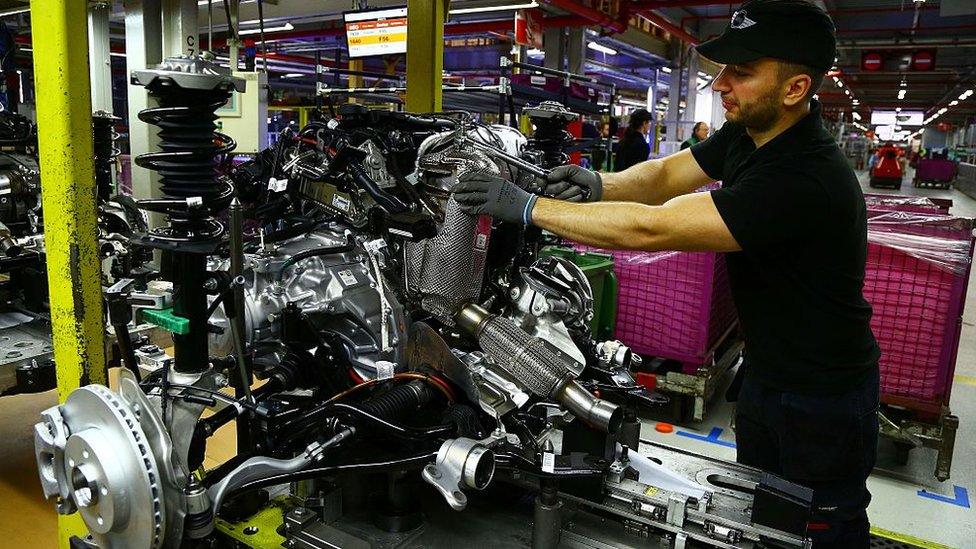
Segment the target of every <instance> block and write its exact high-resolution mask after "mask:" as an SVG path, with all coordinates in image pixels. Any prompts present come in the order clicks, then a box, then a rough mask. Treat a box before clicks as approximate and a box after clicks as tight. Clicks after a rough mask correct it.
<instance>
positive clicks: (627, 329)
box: [577, 246, 738, 373]
mask: <svg viewBox="0 0 976 549" xmlns="http://www.w3.org/2000/svg"><path fill="white" fill-rule="evenodd" d="M577 248H578V249H582V250H591V251H592V250H595V249H594V248H589V247H586V246H577ZM599 251H603V252H604V253H610V254H612V255H613V259H614V263H613V270H614V273H615V274H616V275H617V285H618V296H617V323H616V333H615V337H616V338H617V339H619V340H620V341H622V342H624V343H625V344H627V345H628V346H630V347H631V348H632V349H633V350H635V351H637V352H638V353H641V354H644V355H650V356H655V357H661V358H666V359H671V360H676V361H679V362H681V363H682V370H683V371H684V372H685V373H694V372H695V371H696V370H697V369H698V368H699V367H700V366H702V365H703V364H705V363H706V362H708V361H709V360H710V359H711V358H712V353H713V352H714V350H715V347H716V346H717V345H718V343H719V342H720V341H721V339H722V337H723V336H724V335H726V334H727V333H728V332H729V330H730V329H731V328H732V327H733V325H734V324H735V322H736V320H737V318H738V316H737V314H736V311H735V305H734V304H733V303H732V294H731V292H730V289H729V277H728V272H727V271H726V268H725V258H724V257H723V255H722V254H719V253H712V252H653V253H648V252H632V251H619V250H616V251H607V250H599Z"/></svg>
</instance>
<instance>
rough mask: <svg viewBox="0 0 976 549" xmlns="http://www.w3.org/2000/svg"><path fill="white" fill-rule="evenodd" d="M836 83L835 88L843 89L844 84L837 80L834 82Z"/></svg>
mask: <svg viewBox="0 0 976 549" xmlns="http://www.w3.org/2000/svg"><path fill="white" fill-rule="evenodd" d="M836 82H837V87H838V88H843V87H844V83H843V82H841V81H840V79H839V78H838V79H837V80H836Z"/></svg>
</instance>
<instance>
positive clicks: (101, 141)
mask: <svg viewBox="0 0 976 549" xmlns="http://www.w3.org/2000/svg"><path fill="white" fill-rule="evenodd" d="M92 136H93V139H94V145H95V185H96V187H97V188H98V198H99V199H100V200H102V201H107V200H108V199H109V197H110V196H111V194H112V164H113V163H114V162H115V159H116V158H118V156H119V155H120V154H122V151H121V150H119V148H118V147H116V142H117V140H118V138H119V134H118V133H117V132H116V131H115V118H114V117H113V116H112V115H110V114H108V113H95V115H94V116H93V117H92Z"/></svg>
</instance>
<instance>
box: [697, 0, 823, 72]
mask: <svg viewBox="0 0 976 549" xmlns="http://www.w3.org/2000/svg"><path fill="white" fill-rule="evenodd" d="M836 46H837V41H836V38H835V37H834V22H833V21H832V20H831V19H830V16H829V15H827V12H825V11H824V10H823V9H821V8H820V7H819V6H817V5H816V4H814V3H812V2H805V1H803V0H753V1H751V2H746V3H744V4H742V6H741V7H739V9H738V10H736V12H735V13H733V14H732V19H731V20H730V21H729V25H728V26H727V27H725V31H724V32H722V34H721V35H720V36H718V37H717V38H713V39H711V40H709V41H707V42H705V43H703V44H700V45H698V46H697V47H696V49H697V50H698V53H700V54H701V55H703V56H704V57H707V58H708V59H711V60H712V61H715V62H717V63H722V64H726V65H728V64H730V63H747V62H749V61H755V60H756V59H759V58H762V57H772V58H775V59H782V60H784V61H789V62H791V63H798V64H801V65H808V66H810V67H813V68H815V69H820V70H823V71H824V72H826V71H827V70H829V69H830V67H831V66H833V64H834V57H835V55H836Z"/></svg>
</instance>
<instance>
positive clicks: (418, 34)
mask: <svg viewBox="0 0 976 549" xmlns="http://www.w3.org/2000/svg"><path fill="white" fill-rule="evenodd" d="M448 3H449V0H407V105H406V108H407V110H408V111H412V112H439V111H440V110H441V87H442V86H443V85H444V77H443V72H444V22H445V21H447V13H448Z"/></svg>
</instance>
